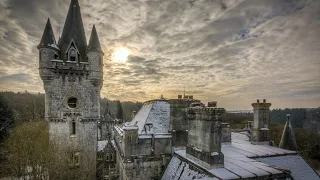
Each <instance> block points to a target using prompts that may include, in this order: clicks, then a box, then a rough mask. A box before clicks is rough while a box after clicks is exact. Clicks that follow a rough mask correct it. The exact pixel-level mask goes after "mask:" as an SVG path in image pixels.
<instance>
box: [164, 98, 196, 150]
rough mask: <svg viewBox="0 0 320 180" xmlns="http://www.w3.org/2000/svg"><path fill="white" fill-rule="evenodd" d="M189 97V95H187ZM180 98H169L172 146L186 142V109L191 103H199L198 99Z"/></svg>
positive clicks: (182, 144) (183, 144) (184, 144)
mask: <svg viewBox="0 0 320 180" xmlns="http://www.w3.org/2000/svg"><path fill="white" fill-rule="evenodd" d="M188 97H189V96H188ZM191 97H192V99H189V98H182V95H178V99H171V100H169V102H170V104H171V106H170V131H171V134H172V146H186V145H187V143H188V115H187V110H188V108H189V107H190V105H191V104H192V103H199V102H200V101H199V100H196V99H193V96H192V95H191Z"/></svg>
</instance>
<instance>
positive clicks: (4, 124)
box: [0, 94, 14, 144]
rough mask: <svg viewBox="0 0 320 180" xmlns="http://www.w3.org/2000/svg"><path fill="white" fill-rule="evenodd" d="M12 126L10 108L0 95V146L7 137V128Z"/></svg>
mask: <svg viewBox="0 0 320 180" xmlns="http://www.w3.org/2000/svg"><path fill="white" fill-rule="evenodd" d="M13 124H14V120H13V111H12V108H11V106H9V103H8V101H7V100H6V99H4V97H3V96H2V95H1V94H0V144H1V142H2V141H3V140H4V139H5V138H6V136H8V132H9V128H10V127H11V126H12V125H13Z"/></svg>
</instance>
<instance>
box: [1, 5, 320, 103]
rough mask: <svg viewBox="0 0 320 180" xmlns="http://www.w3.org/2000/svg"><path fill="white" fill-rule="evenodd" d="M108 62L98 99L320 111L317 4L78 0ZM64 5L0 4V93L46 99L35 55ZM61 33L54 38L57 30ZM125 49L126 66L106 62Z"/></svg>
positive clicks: (58, 22) (62, 18)
mask: <svg viewBox="0 0 320 180" xmlns="http://www.w3.org/2000/svg"><path fill="white" fill-rule="evenodd" d="M79 2H80V6H81V11H82V18H83V21H84V25H85V30H86V36H87V41H88V39H89V35H90V30H91V28H92V25H93V23H95V24H96V28H97V31H98V34H99V37H100V42H101V44H102V46H103V50H104V52H105V57H104V59H105V68H104V86H103V89H102V96H103V97H107V98H111V99H120V100H133V101H145V100H149V99H154V98H157V97H160V95H161V94H163V95H164V96H165V97H167V98H174V97H176V95H177V94H182V93H183V88H184V86H185V87H186V92H187V93H188V94H193V95H194V97H195V98H199V99H201V100H203V101H204V102H206V101H210V100H218V102H219V106H220V107H225V108H226V109H250V108H251V107H250V106H251V105H250V104H251V103H252V102H253V101H255V99H257V98H260V99H262V98H266V99H268V101H271V103H273V105H272V108H284V107H318V106H320V104H319V102H320V59H319V57H320V1H319V0H189V1H188V0H107V1H106V0H79ZM69 3H70V1H69V0H4V1H0V44H1V46H0V90H8V91H24V90H28V91H33V92H44V91H43V88H42V82H41V80H40V77H39V75H38V50H37V49H36V46H37V45H38V43H39V41H40V38H41V35H42V33H43V30H44V27H45V23H46V20H47V18H48V17H49V18H50V19H51V23H52V25H53V28H54V31H55V36H56V39H58V37H59V32H60V31H62V28H63V24H64V21H65V18H66V14H67V9H68V6H69ZM59 27H60V28H59ZM118 47H127V48H128V49H129V50H130V57H129V60H128V61H127V63H124V64H123V63H115V62H113V61H111V58H110V57H111V55H112V52H113V51H114V49H116V48H118Z"/></svg>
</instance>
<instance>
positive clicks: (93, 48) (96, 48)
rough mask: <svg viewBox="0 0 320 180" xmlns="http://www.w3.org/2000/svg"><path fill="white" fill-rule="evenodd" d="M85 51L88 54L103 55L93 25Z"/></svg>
mask: <svg viewBox="0 0 320 180" xmlns="http://www.w3.org/2000/svg"><path fill="white" fill-rule="evenodd" d="M87 51H88V52H97V53H102V54H103V52H102V50H101V45H100V41H99V37H98V33H97V30H96V26H95V25H93V27H92V31H91V36H90V40H89V44H88V48H87Z"/></svg>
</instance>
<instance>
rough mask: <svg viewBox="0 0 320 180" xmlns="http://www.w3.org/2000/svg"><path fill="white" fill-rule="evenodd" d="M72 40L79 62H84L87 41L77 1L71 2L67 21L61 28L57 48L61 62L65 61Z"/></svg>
mask: <svg viewBox="0 0 320 180" xmlns="http://www.w3.org/2000/svg"><path fill="white" fill-rule="evenodd" d="M72 40H73V41H74V42H75V44H76V46H77V48H78V50H79V53H80V61H82V62H84V61H86V49H87V40H86V35H85V31H84V27H83V22H82V17H81V11H80V5H79V2H78V0H71V3H70V7H69V10H68V15H67V19H66V22H65V24H64V27H63V31H62V35H61V38H60V39H59V48H60V50H61V51H60V52H61V57H62V59H63V60H67V55H66V52H67V50H68V49H67V48H68V46H69V44H70V42H71V41H72Z"/></svg>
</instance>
